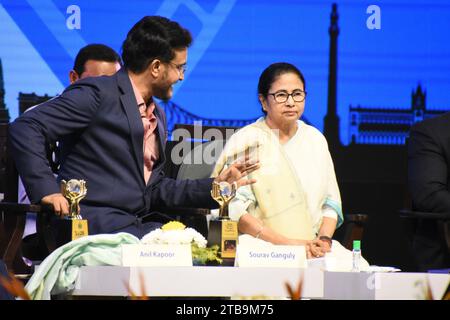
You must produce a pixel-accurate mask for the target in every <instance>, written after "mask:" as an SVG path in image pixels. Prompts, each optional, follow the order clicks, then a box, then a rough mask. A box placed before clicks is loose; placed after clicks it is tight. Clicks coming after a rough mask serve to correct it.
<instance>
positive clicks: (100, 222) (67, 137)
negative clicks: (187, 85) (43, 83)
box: [9, 16, 257, 237]
mask: <svg viewBox="0 0 450 320" xmlns="http://www.w3.org/2000/svg"><path fill="white" fill-rule="evenodd" d="M191 42H192V38H191V35H190V33H189V31H188V30H186V29H184V28H182V27H181V26H180V25H179V24H178V23H176V22H174V21H170V20H169V19H166V18H163V17H157V16H152V17H149V16H147V17H144V18H143V19H142V20H140V21H139V22H138V23H137V24H136V25H134V26H133V28H132V29H131V30H130V31H129V33H128V35H127V38H126V40H125V41H124V43H123V46H122V60H123V62H124V67H123V68H122V69H121V70H120V71H119V72H117V73H116V74H115V75H113V76H109V77H108V76H105V77H97V78H87V79H83V80H79V81H77V82H75V83H74V84H72V85H71V86H69V87H68V88H67V89H66V90H65V91H64V92H63V93H62V94H61V95H60V96H58V97H57V98H55V99H52V100H50V101H48V102H46V103H43V104H42V105H39V106H38V107H36V108H35V109H33V110H31V111H29V112H27V113H25V114H24V115H22V116H21V117H19V118H18V119H16V121H14V123H12V124H11V126H10V139H9V141H10V143H11V148H12V150H13V156H14V159H15V162H16V166H17V168H18V171H19V173H20V175H21V177H22V179H23V182H24V185H25V188H26V190H27V194H28V195H29V196H30V199H31V201H32V202H33V203H37V202H41V203H44V204H51V205H52V206H53V208H54V210H55V213H57V214H60V215H66V214H68V203H67V200H66V199H65V198H64V197H63V195H62V194H61V193H60V187H59V184H58V183H59V182H60V181H61V180H63V179H64V180H68V179H84V180H86V181H87V187H88V192H87V196H86V197H85V198H84V199H83V201H82V202H81V203H80V206H81V213H82V215H83V217H84V218H86V219H88V221H89V233H90V234H97V233H115V232H120V231H124V232H129V233H132V234H134V235H136V236H138V237H141V236H143V235H144V234H145V233H147V232H149V231H151V230H153V229H154V228H157V227H159V226H160V224H159V223H157V222H155V220H157V219H156V214H155V208H157V207H162V206H166V207H173V206H185V207H203V208H213V207H217V203H216V202H215V201H214V200H213V199H212V198H211V195H210V190H211V184H212V183H213V180H214V182H216V183H218V182H221V181H227V182H229V183H233V182H236V183H237V184H238V186H242V185H246V184H249V183H253V182H254V181H253V180H247V179H245V178H244V177H245V176H246V175H247V173H249V172H251V171H252V170H254V169H255V168H256V167H257V165H255V164H250V163H248V162H244V163H236V164H234V165H233V166H231V167H230V168H229V169H228V170H226V171H224V172H222V173H221V174H220V175H219V176H218V177H216V178H215V179H202V180H191V181H176V180H173V179H168V178H165V177H164V173H163V172H162V168H163V165H164V162H165V161H166V159H165V156H164V148H165V141H166V139H167V137H166V126H167V125H166V119H165V115H164V112H163V111H162V109H160V108H159V107H158V106H157V105H156V104H155V102H154V101H153V96H155V97H157V98H160V99H169V98H171V96H172V92H173V89H172V85H173V84H174V83H176V82H177V81H181V80H183V78H184V70H185V66H186V62H187V48H188V47H189V46H190V44H191ZM55 140H57V141H60V149H61V159H60V170H59V176H58V178H57V181H55V179H54V177H53V175H52V172H51V169H50V168H49V166H48V161H47V160H46V157H45V141H55Z"/></svg>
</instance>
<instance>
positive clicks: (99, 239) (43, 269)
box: [25, 232, 140, 300]
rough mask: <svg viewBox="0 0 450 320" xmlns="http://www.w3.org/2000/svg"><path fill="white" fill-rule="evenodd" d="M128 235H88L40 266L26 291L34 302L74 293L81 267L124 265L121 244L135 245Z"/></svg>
mask: <svg viewBox="0 0 450 320" xmlns="http://www.w3.org/2000/svg"><path fill="white" fill-rule="evenodd" d="M139 242H140V241H139V239H138V238H136V237H135V236H133V235H132V234H129V233H124V232H122V233H116V234H99V235H93V236H86V237H82V238H79V239H77V240H74V241H71V242H69V243H66V244H65V245H63V246H61V247H59V248H58V249H56V250H55V251H53V252H52V253H51V254H50V255H49V256H48V257H47V258H46V259H45V260H44V261H42V263H41V264H40V265H39V267H38V268H37V270H36V271H35V272H34V274H33V276H32V277H31V278H30V280H29V281H28V283H27V285H26V287H25V289H26V290H27V292H28V293H29V294H30V296H31V298H32V299H35V300H50V296H51V294H61V293H66V292H69V291H71V290H72V289H73V288H74V286H75V281H76V279H77V277H78V272H79V270H80V267H82V266H100V265H112V266H119V265H122V248H121V245H122V244H136V243H139Z"/></svg>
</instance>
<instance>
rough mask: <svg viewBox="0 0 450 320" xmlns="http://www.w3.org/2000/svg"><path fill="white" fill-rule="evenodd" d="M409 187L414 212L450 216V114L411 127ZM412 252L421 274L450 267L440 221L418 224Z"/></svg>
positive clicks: (420, 221) (427, 220)
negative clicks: (439, 224) (439, 226)
mask: <svg viewBox="0 0 450 320" xmlns="http://www.w3.org/2000/svg"><path fill="white" fill-rule="evenodd" d="M408 186H409V191H410V194H411V199H412V209H413V210H415V211H420V212H433V213H441V214H442V215H444V214H446V215H447V216H448V215H450V112H449V113H446V114H444V115H441V116H437V117H435V118H431V119H427V120H425V121H422V122H419V123H416V124H415V125H414V126H413V127H412V128H411V131H410V135H409V141H408ZM447 223H448V222H447ZM413 249H414V255H415V258H416V262H417V264H418V267H419V270H420V271H427V270H431V269H445V268H450V252H449V248H448V246H447V242H446V239H445V235H443V234H442V233H441V232H439V230H438V222H437V220H434V219H420V220H419V221H418V224H417V226H416V231H415V235H414V239H413Z"/></svg>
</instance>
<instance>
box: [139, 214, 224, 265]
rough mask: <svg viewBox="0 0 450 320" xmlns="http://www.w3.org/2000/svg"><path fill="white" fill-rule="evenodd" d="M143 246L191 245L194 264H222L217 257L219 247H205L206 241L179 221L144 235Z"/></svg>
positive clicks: (171, 222)
mask: <svg viewBox="0 0 450 320" xmlns="http://www.w3.org/2000/svg"><path fill="white" fill-rule="evenodd" d="M141 242H142V243H143V244H191V249H192V259H193V261H194V264H201V265H204V264H206V263H208V262H213V263H219V264H220V263H222V259H220V258H219V257H218V255H219V254H218V252H219V246H212V247H211V248H208V247H206V244H207V241H206V239H205V237H203V235H201V234H200V233H199V232H197V231H196V230H195V229H193V228H187V227H186V226H185V225H184V224H183V223H181V222H179V221H170V222H168V223H166V224H165V225H163V226H162V227H161V228H160V229H156V230H153V231H151V232H149V233H148V234H146V235H145V236H144V237H143V238H142V239H141Z"/></svg>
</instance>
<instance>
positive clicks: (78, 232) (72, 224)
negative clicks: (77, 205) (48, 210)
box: [55, 218, 88, 247]
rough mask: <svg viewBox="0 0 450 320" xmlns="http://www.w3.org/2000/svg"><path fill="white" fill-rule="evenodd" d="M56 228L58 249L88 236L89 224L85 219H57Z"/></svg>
mask: <svg viewBox="0 0 450 320" xmlns="http://www.w3.org/2000/svg"><path fill="white" fill-rule="evenodd" d="M55 226H56V235H55V242H56V246H57V247H60V246H62V245H64V244H66V243H68V242H70V241H73V240H76V239H78V238H81V237H84V236H87V235H88V222H87V220H84V219H68V218H65V219H57V220H56V221H55Z"/></svg>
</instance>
